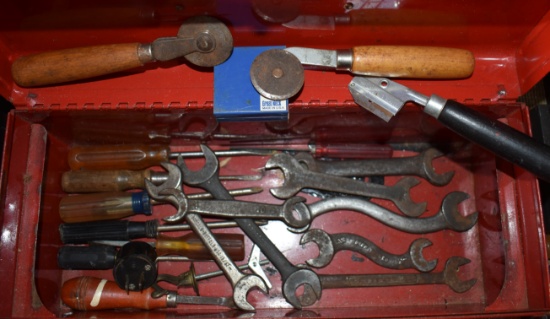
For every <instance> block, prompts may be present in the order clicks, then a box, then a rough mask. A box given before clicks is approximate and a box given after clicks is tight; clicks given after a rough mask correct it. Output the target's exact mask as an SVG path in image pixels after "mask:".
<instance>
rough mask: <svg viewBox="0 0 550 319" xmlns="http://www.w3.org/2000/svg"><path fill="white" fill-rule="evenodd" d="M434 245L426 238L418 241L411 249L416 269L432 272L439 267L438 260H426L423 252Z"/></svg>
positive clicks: (410, 253)
mask: <svg viewBox="0 0 550 319" xmlns="http://www.w3.org/2000/svg"><path fill="white" fill-rule="evenodd" d="M431 245H433V243H432V242H431V241H430V240H428V239H426V238H419V239H416V240H415V241H414V242H413V243H412V244H411V246H410V247H409V255H410V256H411V261H412V263H413V265H414V267H415V268H416V269H417V270H418V271H421V272H430V271H432V270H434V269H435V267H436V266H437V258H436V259H434V260H430V261H428V260H426V259H425V258H424V255H423V252H422V250H423V249H424V248H426V247H430V246H431Z"/></svg>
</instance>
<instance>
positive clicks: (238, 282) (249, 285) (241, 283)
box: [145, 162, 267, 311]
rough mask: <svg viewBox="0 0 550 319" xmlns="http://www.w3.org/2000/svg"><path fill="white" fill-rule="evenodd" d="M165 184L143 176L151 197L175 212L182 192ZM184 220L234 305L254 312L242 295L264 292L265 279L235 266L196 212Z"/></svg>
mask: <svg viewBox="0 0 550 319" xmlns="http://www.w3.org/2000/svg"><path fill="white" fill-rule="evenodd" d="M161 166H162V167H163V168H165V169H166V170H167V171H168V172H169V174H170V175H174V176H176V177H178V179H179V180H180V181H181V180H182V174H181V170H180V169H179V167H178V166H176V165H174V164H172V163H167V162H164V163H162V164H161ZM178 172H179V173H178ZM166 186H173V185H165V184H164V183H163V184H161V185H158V186H157V185H154V184H153V183H152V182H151V181H149V180H147V179H146V180H145V189H146V190H147V192H148V193H149V195H150V196H151V197H152V198H154V199H156V200H160V201H167V202H170V203H171V204H173V205H175V206H176V207H177V209H178V212H179V211H182V209H183V208H182V203H181V198H182V197H183V198H185V196H184V195H183V191H182V190H181V189H176V188H172V187H166ZM165 187H166V188H165ZM185 219H186V220H187V223H188V224H189V226H190V227H191V229H192V230H193V231H194V232H195V233H196V234H197V235H198V236H199V237H200V239H201V240H202V241H203V243H204V245H205V246H206V247H207V248H208V250H209V251H210V253H211V254H212V257H213V258H214V261H216V263H217V264H218V266H219V267H220V269H221V270H222V271H223V272H224V274H225V275H226V277H227V278H228V279H229V281H230V282H231V286H232V287H233V301H234V302H235V305H236V306H237V307H238V308H239V309H242V310H247V311H254V310H255V309H254V307H253V306H252V305H251V304H250V303H249V302H248V301H247V300H246V296H247V294H248V292H249V291H250V290H252V289H253V288H258V289H260V290H261V291H262V292H264V293H267V287H266V285H265V282H264V281H263V280H262V279H261V278H260V277H259V276H256V275H247V274H244V273H243V272H241V271H240V269H239V268H238V267H237V265H235V263H234V262H233V261H232V260H231V258H229V256H228V255H227V253H226V252H225V251H224V250H223V248H222V246H221V245H220V243H219V242H218V241H217V240H216V237H214V234H213V233H212V231H210V229H209V228H208V226H207V225H206V223H205V222H204V221H203V220H202V218H201V217H200V216H199V215H197V214H193V213H189V214H186V215H185Z"/></svg>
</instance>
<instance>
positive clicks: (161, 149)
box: [68, 144, 274, 170]
mask: <svg viewBox="0 0 550 319" xmlns="http://www.w3.org/2000/svg"><path fill="white" fill-rule="evenodd" d="M214 153H215V154H216V156H243V155H259V156H264V155H265V156H269V155H272V154H273V153H274V151H273V150H266V149H239V150H222V151H215V152H214ZM178 156H181V157H182V158H189V157H202V156H203V154H202V152H170V148H169V147H168V146H167V145H147V144H126V145H107V146H75V147H73V148H71V150H70V151H69V155H68V162H69V167H70V168H71V169H72V170H79V169H90V170H115V169H130V170H140V169H146V168H149V167H151V166H155V165H159V164H160V163H162V162H166V161H168V160H169V159H170V158H177V157H178Z"/></svg>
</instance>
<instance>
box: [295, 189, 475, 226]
mask: <svg viewBox="0 0 550 319" xmlns="http://www.w3.org/2000/svg"><path fill="white" fill-rule="evenodd" d="M468 197H469V196H468V194H466V193H463V192H451V193H449V194H447V195H446V196H445V198H444V199H443V202H442V204H441V209H440V210H439V212H437V214H435V215H433V216H430V217H426V218H411V217H406V216H401V215H398V214H395V213H394V212H392V211H390V210H387V209H385V208H384V207H382V206H380V205H376V204H374V203H371V202H369V201H367V200H362V199H359V198H351V197H334V198H328V199H325V200H321V201H318V202H315V203H312V204H309V205H308V206H309V210H310V212H311V218H312V220H313V219H315V218H316V217H318V216H320V215H323V214H326V213H328V212H332V211H338V210H350V211H355V212H358V213H362V214H365V215H367V216H370V217H372V218H374V219H376V220H378V221H379V222H381V223H383V224H385V225H388V226H390V227H393V228H395V229H398V230H401V231H404V232H407V233H412V234H425V233H433V232H437V231H440V230H444V229H450V230H454V231H458V232H463V231H467V230H469V229H470V228H472V227H473V226H474V225H475V224H476V222H477V217H478V213H477V212H474V213H471V214H469V215H467V216H462V215H461V214H460V212H459V211H458V204H460V202H462V201H464V200H466V199H467V198H468ZM307 227H308V226H306V227H304V228H303V229H289V230H290V231H292V232H297V233H301V232H304V231H306V230H307Z"/></svg>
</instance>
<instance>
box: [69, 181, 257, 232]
mask: <svg viewBox="0 0 550 319" xmlns="http://www.w3.org/2000/svg"><path fill="white" fill-rule="evenodd" d="M262 190H263V189H262V188H260V187H252V188H247V189H238V190H231V191H230V192H231V194H233V196H242V195H250V194H256V193H259V192H261V191H262ZM186 197H187V198H188V199H189V200H191V201H197V200H200V199H202V200H205V199H208V198H212V195H210V194H208V193H203V194H190V195H187V196H186ZM158 204H163V203H159V202H157V201H155V200H151V199H150V198H149V194H147V192H132V193H126V192H113V193H94V194H77V195H70V196H65V197H63V198H61V201H60V202H59V216H60V217H61V220H62V221H63V222H65V223H77V222H87V221H98V220H111V219H120V218H125V217H130V216H134V215H140V214H143V215H147V216H149V215H151V214H152V213H153V210H152V209H153V208H152V206H153V205H158Z"/></svg>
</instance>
